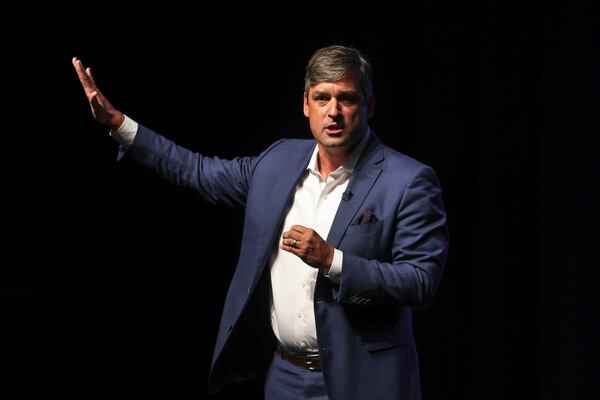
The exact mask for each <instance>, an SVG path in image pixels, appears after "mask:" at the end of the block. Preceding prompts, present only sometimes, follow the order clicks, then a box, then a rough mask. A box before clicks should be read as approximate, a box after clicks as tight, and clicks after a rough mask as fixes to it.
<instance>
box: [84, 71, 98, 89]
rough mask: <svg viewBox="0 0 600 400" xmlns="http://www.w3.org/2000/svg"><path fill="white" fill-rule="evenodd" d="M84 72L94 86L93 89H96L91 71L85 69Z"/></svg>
mask: <svg viewBox="0 0 600 400" xmlns="http://www.w3.org/2000/svg"><path fill="white" fill-rule="evenodd" d="M85 72H87V75H88V77H89V78H90V81H91V82H92V85H94V87H97V86H96V81H95V80H94V77H93V76H92V69H91V68H90V67H87V68H86V69H85Z"/></svg>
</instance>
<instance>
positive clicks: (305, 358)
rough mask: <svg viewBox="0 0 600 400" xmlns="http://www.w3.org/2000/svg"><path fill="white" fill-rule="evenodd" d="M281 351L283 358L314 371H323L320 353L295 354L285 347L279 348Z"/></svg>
mask: <svg viewBox="0 0 600 400" xmlns="http://www.w3.org/2000/svg"><path fill="white" fill-rule="evenodd" d="M279 351H280V352H281V358H283V359H284V360H286V361H289V362H291V363H292V364H294V365H297V366H299V367H302V368H306V369H308V370H309V371H312V372H321V359H320V358H319V353H314V354H310V353H307V354H293V353H288V352H287V351H285V349H283V348H279Z"/></svg>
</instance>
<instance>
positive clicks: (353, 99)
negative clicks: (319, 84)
mask: <svg viewBox="0 0 600 400" xmlns="http://www.w3.org/2000/svg"><path fill="white" fill-rule="evenodd" d="M331 98H332V96H330V95H329V94H327V93H315V94H314V95H313V100H314V101H315V102H316V103H317V104H318V105H319V106H324V105H326V104H327V103H329V101H330V100H331ZM336 100H337V101H338V103H341V104H342V105H343V106H345V107H353V106H355V105H357V104H359V103H360V97H359V96H358V94H356V93H341V94H340V95H339V96H337V97H336Z"/></svg>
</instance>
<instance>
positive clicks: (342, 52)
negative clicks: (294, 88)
mask: <svg viewBox="0 0 600 400" xmlns="http://www.w3.org/2000/svg"><path fill="white" fill-rule="evenodd" d="M348 73H356V74H358V79H359V84H360V88H361V91H362V94H363V96H364V100H367V99H368V98H369V97H370V96H372V95H373V83H372V80H373V73H372V71H371V63H370V62H369V60H367V58H366V57H365V56H364V55H362V54H361V52H360V51H358V50H357V49H354V48H352V47H346V46H339V45H334V46H328V47H323V48H322V49H319V50H317V51H316V52H315V53H314V54H313V55H312V57H311V58H310V61H309V62H308V65H307V66H306V76H305V77H304V91H305V92H306V93H308V92H309V90H310V88H311V87H313V86H315V85H317V84H318V83H321V82H337V81H339V80H341V79H343V78H344V77H345V76H346V75H347V74H348Z"/></svg>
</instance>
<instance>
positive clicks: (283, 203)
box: [257, 141, 316, 267]
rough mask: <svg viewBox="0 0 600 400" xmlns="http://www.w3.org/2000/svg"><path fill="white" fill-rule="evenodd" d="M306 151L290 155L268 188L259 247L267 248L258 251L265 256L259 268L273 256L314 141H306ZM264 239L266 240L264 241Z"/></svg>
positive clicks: (260, 261)
mask: <svg viewBox="0 0 600 400" xmlns="http://www.w3.org/2000/svg"><path fill="white" fill-rule="evenodd" d="M306 143H307V144H306V145H305V146H304V147H305V149H304V150H301V151H297V152H295V153H293V154H292V153H290V155H289V157H288V158H287V161H286V163H285V165H283V166H281V167H280V173H279V175H278V177H277V178H276V179H275V182H274V184H273V185H272V186H271V187H270V188H268V190H269V200H268V202H266V203H265V204H264V207H265V208H264V210H265V211H266V213H263V215H264V218H265V219H264V224H263V225H262V226H263V231H262V232H261V234H260V235H258V238H259V240H260V242H259V245H261V246H266V248H262V249H260V250H259V251H258V253H257V254H263V255H264V256H263V259H261V260H259V264H258V265H259V266H261V267H262V266H264V265H265V264H266V262H267V259H268V257H269V256H270V255H271V252H272V248H273V245H274V243H275V240H276V238H275V236H276V235H277V234H278V233H279V230H280V229H281V226H282V224H283V218H284V217H285V213H286V211H287V210H288V208H289V206H290V202H291V201H292V200H293V196H294V193H295V192H296V185H297V184H298V181H299V180H300V178H301V177H302V175H303V174H304V172H305V171H306V167H307V166H308V162H309V160H310V157H311V155H312V152H313V150H314V147H315V144H316V143H315V142H314V141H306ZM263 239H264V240H263Z"/></svg>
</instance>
